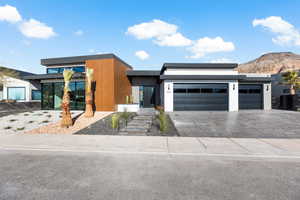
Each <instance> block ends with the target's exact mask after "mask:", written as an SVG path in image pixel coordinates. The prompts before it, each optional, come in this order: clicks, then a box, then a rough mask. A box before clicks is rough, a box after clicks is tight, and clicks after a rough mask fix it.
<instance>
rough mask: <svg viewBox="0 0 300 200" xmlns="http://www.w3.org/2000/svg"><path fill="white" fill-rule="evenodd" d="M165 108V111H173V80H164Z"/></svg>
mask: <svg viewBox="0 0 300 200" xmlns="http://www.w3.org/2000/svg"><path fill="white" fill-rule="evenodd" d="M163 84H164V110H165V112H173V109H174V108H173V103H174V100H173V82H171V81H164V83H163Z"/></svg>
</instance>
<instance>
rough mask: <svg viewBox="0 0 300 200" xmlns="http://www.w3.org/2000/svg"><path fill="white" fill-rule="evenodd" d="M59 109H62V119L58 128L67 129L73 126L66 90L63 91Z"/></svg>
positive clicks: (68, 96)
mask: <svg viewBox="0 0 300 200" xmlns="http://www.w3.org/2000/svg"><path fill="white" fill-rule="evenodd" d="M61 108H62V119H61V123H60V126H61V127H67V128H68V127H69V126H72V125H73V121H72V116H71V112H70V95H69V92H68V91H67V90H66V89H64V96H63V100H62V104H61Z"/></svg>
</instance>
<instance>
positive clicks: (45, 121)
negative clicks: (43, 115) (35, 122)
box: [42, 120, 50, 123]
mask: <svg viewBox="0 0 300 200" xmlns="http://www.w3.org/2000/svg"><path fill="white" fill-rule="evenodd" d="M48 122H50V121H48V120H44V121H42V123H48Z"/></svg>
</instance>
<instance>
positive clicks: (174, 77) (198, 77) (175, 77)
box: [160, 75, 246, 80]
mask: <svg viewBox="0 0 300 200" xmlns="http://www.w3.org/2000/svg"><path fill="white" fill-rule="evenodd" d="M244 78H246V76H245V75H161V76H160V79H161V80H241V79H244Z"/></svg>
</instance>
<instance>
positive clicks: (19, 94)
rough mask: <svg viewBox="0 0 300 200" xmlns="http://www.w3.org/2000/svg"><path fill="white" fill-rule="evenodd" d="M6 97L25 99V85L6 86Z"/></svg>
mask: <svg viewBox="0 0 300 200" xmlns="http://www.w3.org/2000/svg"><path fill="white" fill-rule="evenodd" d="M7 99H10V100H25V87H9V88H7Z"/></svg>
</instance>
